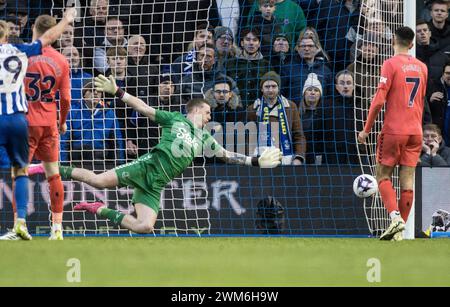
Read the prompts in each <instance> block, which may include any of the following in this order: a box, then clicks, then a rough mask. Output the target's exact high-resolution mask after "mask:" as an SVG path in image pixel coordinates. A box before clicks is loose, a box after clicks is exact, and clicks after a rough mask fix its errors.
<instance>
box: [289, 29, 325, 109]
mask: <svg viewBox="0 0 450 307" xmlns="http://www.w3.org/2000/svg"><path fill="white" fill-rule="evenodd" d="M319 48H320V47H319V42H318V41H317V39H315V38H310V37H304V38H303V39H301V40H299V41H298V43H297V46H296V47H295V50H296V51H297V54H296V55H294V56H293V58H292V61H291V63H287V64H286V65H284V67H283V68H282V69H281V71H282V83H283V88H284V89H285V91H284V93H283V94H284V95H285V96H286V97H288V98H289V99H290V100H292V101H293V102H295V103H296V104H297V106H298V107H300V105H301V102H302V98H303V97H302V94H303V87H304V85H305V81H306V79H307V78H308V75H309V74H310V73H315V74H316V75H317V77H318V80H319V82H320V83H321V85H322V89H323V91H322V96H323V97H326V96H327V95H329V94H330V89H329V87H330V86H331V84H332V73H331V71H330V69H329V68H328V66H327V65H326V64H325V61H324V60H323V58H318V57H317V54H318V52H319Z"/></svg>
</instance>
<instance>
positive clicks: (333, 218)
mask: <svg viewBox="0 0 450 307" xmlns="http://www.w3.org/2000/svg"><path fill="white" fill-rule="evenodd" d="M404 1H406V0H404ZM404 1H402V0H389V1H376V0H362V1H354V3H353V6H352V7H348V6H346V1H325V0H322V1H290V0H289V1H288V0H286V1H283V2H280V3H276V4H274V3H273V1H266V2H261V1H237V0H227V1H226V0H218V1H213V0H199V1H187V0H186V1H184V0H181V1H179V0H178V1H175V0H166V1H160V0H152V1H147V0H146V1H144V0H67V1H65V0H53V1H52V2H51V6H45V4H43V3H44V2H42V3H40V4H39V5H37V7H27V8H25V11H26V12H27V13H28V15H29V18H30V24H31V23H32V21H33V20H34V18H36V16H38V15H39V14H42V13H46V14H52V15H54V16H59V17H61V16H62V12H63V10H64V8H65V7H68V6H72V5H75V6H76V8H77V9H78V18H77V20H76V22H75V24H74V25H73V26H70V27H68V28H67V29H66V31H65V32H64V34H63V35H62V36H61V38H60V39H59V40H58V42H57V43H56V44H55V46H54V47H55V48H56V49H57V50H59V51H60V52H61V53H62V54H63V55H64V56H66V58H67V59H68V61H69V63H70V65H71V83H72V103H71V111H70V114H69V117H68V121H67V123H68V132H67V133H66V134H65V135H63V136H61V151H60V154H61V157H60V160H61V164H62V165H71V166H75V167H83V168H87V169H90V170H92V171H94V172H96V173H101V172H104V171H107V170H110V169H112V168H114V167H117V166H119V165H123V164H125V163H128V162H131V161H133V160H134V159H136V158H137V157H141V156H143V155H144V154H146V153H148V152H149V150H151V149H152V148H153V147H154V146H155V145H156V144H157V143H158V142H159V139H160V137H161V130H160V128H159V127H158V126H157V125H156V124H155V123H152V122H151V121H150V120H149V119H148V118H146V117H144V116H142V115H141V114H138V113H137V112H135V111H134V110H132V109H131V108H129V107H126V105H125V104H124V103H123V102H122V101H120V100H119V99H117V98H114V97H108V96H103V95H102V94H101V93H97V92H95V91H94V89H93V77H95V76H97V75H99V74H103V75H113V76H114V77H115V79H116V80H117V82H118V85H119V86H121V87H122V88H124V89H125V90H126V91H127V92H129V93H130V94H132V95H135V96H137V97H139V98H140V99H142V100H143V101H144V102H145V103H147V104H148V105H151V106H153V107H155V108H157V109H161V110H165V111H171V112H174V111H177V112H181V113H185V111H186V110H185V105H186V102H187V101H188V100H189V99H191V98H197V97H202V98H203V97H204V98H206V99H207V100H208V101H209V102H210V104H211V106H212V109H213V111H212V123H211V124H210V125H208V127H207V128H208V129H209V130H210V131H211V133H212V134H213V135H214V137H215V138H216V140H217V141H218V142H219V143H220V144H222V145H223V146H224V147H225V148H226V149H227V150H229V151H233V152H239V153H242V154H246V155H255V154H257V153H258V152H261V151H258V150H257V149H258V148H259V147H265V146H266V145H267V146H271V145H275V146H280V148H284V149H285V150H286V152H287V153H286V154H285V157H284V159H283V166H281V167H278V168H276V169H259V168H251V167H245V166H236V165H225V164H223V163H222V162H221V161H219V160H218V159H213V158H203V157H202V158H196V159H195V161H194V164H193V166H192V167H189V168H188V169H187V170H186V171H185V172H184V173H183V175H182V176H181V177H179V178H175V179H174V180H172V181H171V182H170V183H169V184H168V186H167V187H166V189H165V190H164V191H163V192H162V194H161V201H160V211H159V214H158V220H157V223H156V225H155V231H154V234H153V235H195V236H198V235H205V234H214V235H230V234H231V235H234V234H236V235H255V234H258V235H259V234H287V235H333V236H334V235H336V236H341V235H342V236H348V235H350V236H353V235H356V236H367V235H375V236H377V235H379V234H380V233H381V232H382V231H383V230H384V229H385V228H386V226H387V225H388V222H389V220H388V216H387V213H386V211H385V209H384V207H383V205H382V203H381V201H380V199H379V197H376V198H373V201H372V199H371V200H370V201H369V200H365V201H363V200H361V199H359V198H357V197H355V196H354V195H353V191H352V183H353V179H354V178H356V177H357V176H358V175H359V174H361V172H362V173H370V174H374V166H375V144H376V135H377V133H378V132H379V131H380V129H381V126H382V116H380V117H379V118H378V121H377V123H376V125H375V127H374V129H373V131H372V133H371V134H370V138H369V143H368V145H367V146H366V147H364V148H362V147H358V145H357V144H356V132H357V131H359V130H360V129H361V128H362V124H363V122H364V121H365V119H366V118H367V112H368V109H369V106H370V100H371V98H372V96H373V94H374V93H375V90H376V87H377V83H378V78H379V70H380V68H381V65H382V63H383V61H384V60H385V59H386V58H388V57H390V56H391V55H392V52H393V50H392V48H391V39H392V33H393V32H394V31H395V29H396V28H397V27H398V26H400V25H403V24H404V23H405V17H404V16H405V11H404ZM267 7H268V8H267ZM265 10H268V11H270V10H273V12H272V14H273V18H272V19H271V20H272V21H271V23H269V22H268V21H267V20H265V19H264V16H263V15H264V14H266V13H265V12H266V11H265ZM18 16H20V14H18ZM5 18H6V17H5ZM14 22H15V23H18V20H14V21H13V23H14ZM306 27H308V28H306ZM27 29H28V34H27V35H25V34H23V31H22V33H20V37H19V38H23V39H24V41H30V40H31V27H30V25H28V28H27ZM19 30H20V29H19ZM305 30H306V32H305ZM308 31H309V32H308ZM248 33H251V34H250V35H249V34H248ZM252 35H253V36H254V37H252ZM299 38H301V39H299ZM257 41H259V42H257ZM211 44H212V47H211ZM255 46H256V47H255ZM255 48H256V49H257V51H258V52H257V53H256V54H254V56H249V54H251V53H252V52H253V51H252V50H253V49H255ZM314 48H315V49H314ZM201 50H203V51H201ZM308 50H309V51H308ZM311 50H315V51H314V56H313V57H314V63H313V64H311V63H309V64H308V65H306V64H305V62H306V61H307V59H306V58H307V57H308V52H310V51H311ZM200 51H201V52H200ZM211 67H212V68H213V69H212V70H211V69H210V68H211ZM267 71H274V72H276V73H277V74H278V75H279V94H280V95H282V96H283V97H285V98H286V100H289V101H291V102H292V104H294V105H295V106H296V112H297V113H291V111H290V110H291V108H293V106H292V105H289V104H288V103H287V102H286V101H284V100H281V101H282V103H283V105H284V107H285V108H289V110H287V111H285V113H281V114H282V115H283V114H285V115H287V116H286V118H287V123H288V126H289V129H288V130H287V131H289V133H291V138H290V137H286V136H283V134H284V133H285V128H283V127H284V126H282V125H281V128H280V125H273V123H271V124H270V127H271V132H270V133H271V134H269V133H267V131H266V132H262V131H263V129H268V126H269V125H264V124H263V125H261V123H260V122H261V121H259V118H260V117H261V116H262V113H258V112H259V111H254V110H255V109H252V107H253V106H256V108H257V104H255V101H257V99H258V98H261V97H262V93H263V92H262V88H261V80H262V79H263V75H264V73H266V72H267ZM348 71H350V72H351V74H348ZM343 72H344V73H343ZM311 73H314V74H311ZM339 73H341V74H340V76H342V73H343V75H344V76H347V77H346V78H342V79H340V78H338V74H339ZM349 76H350V77H349ZM348 78H350V80H351V83H352V84H351V90H350V94H349V95H347V94H345V93H344V92H345V90H342V88H340V89H338V86H339V83H340V82H344V83H345V82H350V81H348V80H349V79H348ZM273 80H277V79H276V78H275V79H273ZM217 81H223V82H222V85H221V86H218V87H216V83H220V82H217ZM224 83H227V84H228V85H223V84H224ZM223 86H225V88H224V87H223ZM227 86H228V87H229V91H228V90H227ZM311 88H315V90H316V92H315V93H314V90H313V89H311ZM340 91H341V92H340ZM317 93H320V95H321V98H320V99H319V101H320V102H318V103H317V105H315V106H314V105H313V104H314V103H311V102H309V100H308V101H307V99H306V96H307V95H311V96H313V95H316V94H317ZM221 95H223V96H226V95H230V97H232V98H231V99H230V100H229V101H228V102H227V103H226V104H224V103H223V102H221V99H222V98H220V97H222V96H221ZM347 96H348V97H347ZM308 99H310V98H308ZM260 102H261V104H262V103H263V102H262V100H260ZM225 105H226V107H225ZM311 105H313V107H311ZM251 111H254V112H253V113H256V115H255V114H254V116H253V117H251V116H250V113H251ZM271 112H272V111H271ZM274 112H275V113H274V114H275V115H273V114H272V113H271V114H272V115H270V116H274V118H276V119H275V120H274V121H275V122H277V121H280V122H281V120H280V118H282V119H284V117H280V112H281V111H276V110H275V111H274ZM277 112H278V113H277ZM292 112H293V111H292ZM292 114H294V115H292ZM270 116H269V117H270ZM274 118H272V119H274ZM258 121H259V122H258ZM271 121H272V120H271ZM262 122H264V121H262ZM293 122H296V124H295V125H294V124H293ZM299 122H301V125H300V126H301V128H299V126H298V125H297V124H298V123H299ZM302 134H303V135H304V138H302V136H301V135H302ZM262 143H263V144H262ZM286 144H288V145H292V146H291V147H292V148H293V150H294V152H293V154H292V153H291V154H289V147H290V146H286ZM263 145H264V146H263ZM1 150H2V148H1V147H0V162H2V161H3V160H2V159H1V153H2V152H1ZM296 158H297V159H296ZM294 160H298V161H297V162H302V163H303V164H302V165H300V166H295V165H292V164H293V161H294ZM36 162H37V161H36ZM1 167H2V165H1V163H0V168H1ZM3 167H7V166H6V164H5V165H3ZM0 172H1V175H2V177H0V187H1V193H0V212H1V213H2V214H0V232H4V231H6V228H8V227H9V228H10V227H11V226H12V225H11V224H12V210H11V204H10V203H11V200H12V186H11V184H10V177H9V171H8V170H7V169H2V170H1V171H0ZM395 178H396V183H395V184H396V186H397V190H398V182H397V174H396V177H395ZM30 179H31V183H30V184H31V191H32V192H31V193H30V203H29V208H28V210H29V212H28V213H29V216H28V222H27V223H28V227H29V228H30V229H31V231H32V233H34V234H47V233H48V232H49V230H50V223H49V221H50V220H51V218H50V214H49V206H50V199H49V195H48V184H47V181H46V180H45V178H44V176H42V175H38V176H32V177H31V178H30ZM64 189H65V202H64V225H63V226H64V230H65V233H66V234H76V235H109V236H114V235H130V234H131V233H130V232H129V231H127V230H125V229H122V228H120V227H118V226H116V225H114V224H112V223H111V222H109V221H107V220H105V219H101V218H98V217H96V216H94V215H92V214H90V213H84V212H76V211H74V210H73V207H74V205H76V204H77V203H79V202H84V201H87V202H94V201H100V202H103V203H105V204H106V205H107V206H108V207H109V208H111V209H115V210H119V211H121V212H122V213H127V214H134V207H133V206H132V200H133V189H132V188H116V189H95V188H93V187H91V186H89V185H87V184H83V183H80V182H78V181H64Z"/></svg>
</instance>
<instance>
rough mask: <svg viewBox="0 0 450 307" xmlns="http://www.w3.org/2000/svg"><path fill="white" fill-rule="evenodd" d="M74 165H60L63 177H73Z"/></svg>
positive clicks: (60, 172) (65, 178) (64, 178)
mask: <svg viewBox="0 0 450 307" xmlns="http://www.w3.org/2000/svg"><path fill="white" fill-rule="evenodd" d="M72 172H73V167H70V166H60V167H59V174H60V175H61V179H63V180H67V179H72Z"/></svg>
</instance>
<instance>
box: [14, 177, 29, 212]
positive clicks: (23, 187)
mask: <svg viewBox="0 0 450 307" xmlns="http://www.w3.org/2000/svg"><path fill="white" fill-rule="evenodd" d="M14 197H15V198H16V206H17V218H19V219H24V218H25V217H26V216H27V205H28V176H19V177H16V189H15V190H14Z"/></svg>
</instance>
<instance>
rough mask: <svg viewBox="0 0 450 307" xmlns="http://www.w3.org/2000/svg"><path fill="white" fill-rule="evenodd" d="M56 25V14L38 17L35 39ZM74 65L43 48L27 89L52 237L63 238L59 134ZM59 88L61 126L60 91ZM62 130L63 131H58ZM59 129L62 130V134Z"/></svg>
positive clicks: (31, 66)
mask: <svg viewBox="0 0 450 307" xmlns="http://www.w3.org/2000/svg"><path fill="white" fill-rule="evenodd" d="M55 25H56V20H55V18H54V17H51V16H49V15H42V16H39V17H38V18H37V19H36V22H35V24H34V28H33V39H38V38H39V37H40V36H42V35H43V34H44V33H45V32H46V31H47V30H49V29H50V28H52V27H54V26H55ZM69 76H70V68H69V63H68V62H67V59H66V58H65V57H64V56H63V55H62V54H61V53H59V52H58V51H56V50H55V49H53V47H52V46H47V47H44V48H42V54H41V55H38V56H35V57H31V58H30V59H29V60H28V69H27V74H26V76H25V91H26V93H27V100H28V104H29V107H28V114H27V119H28V126H29V128H28V131H29V138H28V143H29V145H30V153H29V162H31V161H32V159H33V157H34V158H36V159H38V160H41V161H42V162H43V165H44V169H45V175H46V178H47V182H48V184H49V191H50V206H51V211H52V230H51V237H50V239H53V240H62V225H61V224H62V214H63V201H64V188H63V184H62V181H61V176H60V175H59V169H58V156H59V133H61V134H63V133H65V132H66V130H67V125H66V117H67V114H68V112H69V109H70V77H69ZM58 91H59V98H60V99H59V112H60V113H59V129H58V118H57V117H58V116H57V112H58V108H57V101H56V92H58ZM58 130H59V131H58ZM58 132H59V133H58Z"/></svg>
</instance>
